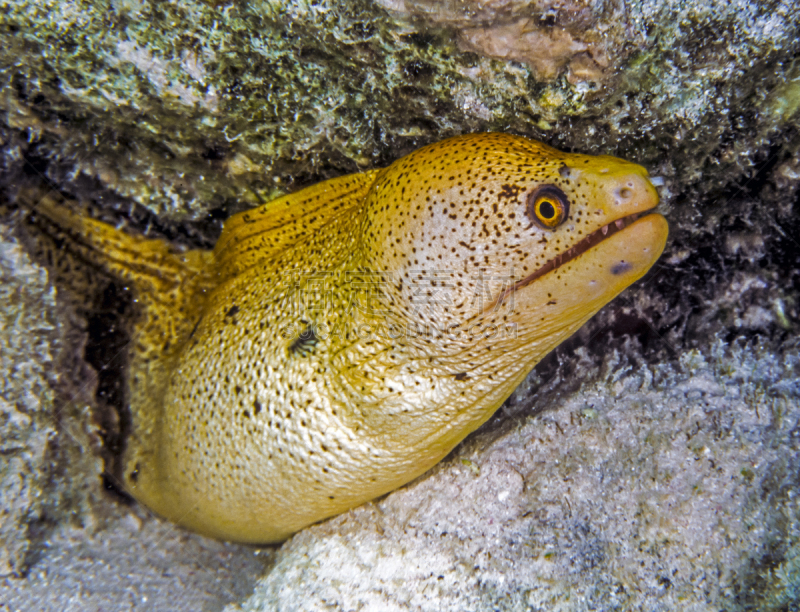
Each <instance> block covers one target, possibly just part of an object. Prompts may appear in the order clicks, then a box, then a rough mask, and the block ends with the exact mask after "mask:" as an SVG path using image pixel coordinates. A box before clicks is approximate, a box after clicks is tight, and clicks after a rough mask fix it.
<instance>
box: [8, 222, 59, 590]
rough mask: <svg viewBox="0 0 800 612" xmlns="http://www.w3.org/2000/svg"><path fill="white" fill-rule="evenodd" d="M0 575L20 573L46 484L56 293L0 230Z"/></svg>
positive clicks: (56, 346) (52, 433)
mask: <svg viewBox="0 0 800 612" xmlns="http://www.w3.org/2000/svg"><path fill="white" fill-rule="evenodd" d="M0 304H2V305H3V306H2V309H0V456H1V457H2V461H0V507H2V514H0V575H9V574H18V573H21V572H22V571H23V569H24V565H25V556H26V554H27V553H28V551H29V545H30V542H29V540H28V526H29V525H30V524H31V523H35V522H37V521H39V520H41V518H42V512H43V506H44V504H45V502H46V498H47V497H49V496H50V495H51V494H50V493H48V491H47V486H48V481H49V479H50V476H51V473H50V471H51V470H50V468H51V466H50V464H49V459H50V457H49V455H50V453H49V445H50V443H51V441H52V439H53V438H54V437H55V434H56V428H55V422H54V415H53V413H52V400H53V392H52V391H51V389H50V385H49V383H50V382H52V376H53V364H54V361H55V357H54V354H55V353H57V352H58V349H59V344H60V343H59V330H58V327H57V323H56V312H55V308H56V305H55V290H54V289H53V288H52V287H50V286H48V282H47V273H46V272H45V271H44V270H43V269H42V268H40V267H38V266H36V265H34V264H33V263H32V262H31V261H30V259H29V258H28V256H27V255H26V254H25V252H24V251H23V250H22V247H21V246H20V245H19V244H18V243H17V242H16V241H15V240H13V239H12V238H11V237H10V229H9V228H8V227H6V226H2V225H0Z"/></svg>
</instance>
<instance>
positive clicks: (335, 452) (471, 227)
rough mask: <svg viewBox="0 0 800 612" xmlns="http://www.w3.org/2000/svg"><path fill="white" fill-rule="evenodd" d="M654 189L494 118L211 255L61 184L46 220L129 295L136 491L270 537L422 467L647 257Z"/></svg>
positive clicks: (171, 511)
mask: <svg viewBox="0 0 800 612" xmlns="http://www.w3.org/2000/svg"><path fill="white" fill-rule="evenodd" d="M657 203H658V195H657V193H656V191H655V189H654V187H653V185H652V184H651V183H650V181H649V179H648V174H647V171H646V170H645V169H644V168H642V167H641V166H638V165H636V164H632V163H629V162H626V161H623V160H621V159H617V158H614V157H608V156H587V155H578V154H570V153H562V152H560V151H557V150H555V149H553V148H550V147H548V146H546V145H544V144H541V143H539V142H535V141H532V140H528V139H525V138H521V137H517V136H511V135H506V134H496V133H486V134H473V135H467V136H460V137H455V138H450V139H447V140H444V141H442V142H439V143H436V144H432V145H429V146H426V147H423V148H422V149H419V150H418V151H416V152H414V153H411V154H410V155H407V156H406V157H403V158H401V159H399V160H397V161H396V162H395V163H393V164H392V165H391V166H389V167H387V168H384V169H379V170H372V171H369V172H365V173H361V174H353V175H349V176H343V177H341V178H336V179H332V180H329V181H325V182H323V183H320V184H318V185H314V186H312V187H308V188H306V189H303V190H301V191H299V192H297V193H294V194H292V195H289V196H285V197H282V198H279V199H277V200H274V201H272V202H269V203H267V204H265V205H264V206H261V207H260V208H256V209H253V210H250V211H246V212H243V213H240V214H238V215H235V216H233V217H231V218H230V219H229V220H228V221H227V222H226V223H225V226H224V229H223V232H222V235H221V237H220V238H219V241H218V242H217V245H216V247H215V249H214V250H213V251H201V250H194V251H180V250H179V249H177V248H175V247H172V246H170V245H168V244H167V243H166V242H163V241H159V240H146V239H144V238H141V237H135V236H131V235H128V234H126V233H124V232H122V231H119V230H117V229H115V228H114V227H112V226H110V225H107V224H105V223H101V222H99V221H96V220H93V219H91V218H88V217H87V216H85V215H81V214H78V213H76V212H73V210H72V209H71V208H70V207H69V206H68V205H67V204H66V203H64V202H56V201H55V199H54V198H51V197H45V198H44V200H42V201H40V202H38V203H37V206H36V207H35V208H34V213H33V215H35V216H37V217H38V218H39V219H41V220H44V221H46V223H48V224H49V225H50V226H51V228H55V229H51V231H52V232H53V233H54V234H57V237H58V240H57V241H55V242H54V243H53V244H55V245H57V246H54V247H52V249H53V250H54V252H51V253H50V257H51V258H53V259H58V258H59V257H64V256H66V255H65V254H69V256H70V257H71V258H72V260H74V261H76V262H78V263H77V264H74V265H76V266H77V265H84V266H85V265H86V264H89V266H90V267H92V268H94V269H95V270H97V271H99V273H101V274H103V275H105V276H106V277H111V278H113V279H115V282H116V283H117V284H118V285H119V286H122V287H126V288H128V289H129V290H130V291H131V292H132V294H133V297H134V298H135V302H136V309H135V310H136V313H135V316H134V318H133V319H132V321H131V323H130V326H131V336H132V342H131V344H130V346H129V347H128V364H129V365H128V371H127V374H126V377H125V385H126V396H127V398H128V403H129V407H130V415H131V426H130V434H129V436H128V439H127V442H126V444H125V446H124V449H123V450H122V451H121V452H122V455H121V462H120V465H121V466H122V468H121V473H120V474H119V475H118V476H119V477H120V478H121V479H122V482H123V483H124V486H125V488H126V489H127V490H128V491H129V492H130V493H131V494H132V495H133V496H134V497H135V498H136V499H137V500H139V501H140V502H141V503H143V504H145V505H146V506H147V507H148V508H150V509H152V510H153V511H155V512H156V513H158V514H160V515H162V516H164V517H166V518H168V519H170V520H172V521H174V522H176V523H178V524H180V525H183V526H185V527H187V528H189V529H192V530H195V531H198V532H200V533H203V534H206V535H209V536H213V537H216V538H221V539H225V540H234V541H239V542H251V543H259V544H265V543H271V542H279V541H281V540H284V539H286V538H287V537H288V536H290V535H291V534H293V533H294V532H296V531H298V530H300V529H302V528H303V527H305V526H307V525H309V524H311V523H314V522H316V521H319V520H321V519H324V518H327V517H330V516H333V515H335V514H338V513H341V512H343V511H345V510H348V509H349V508H353V507H354V506H357V505H359V504H362V503H364V502H366V501H368V500H371V499H374V498H375V497H378V496H380V495H382V494H384V493H387V492H389V491H391V490H393V489H395V488H397V487H399V486H401V485H403V484H405V483H407V482H409V481H410V480H412V479H413V478H415V477H417V476H419V475H420V474H422V473H424V472H425V471H426V470H428V469H429V468H430V467H431V466H433V465H434V464H436V463H437V462H438V461H440V460H441V459H442V458H443V457H444V456H445V455H446V454H447V453H448V452H449V451H450V450H452V449H453V447H454V446H455V445H456V444H458V443H459V441H461V440H462V439H463V438H464V437H465V436H466V435H467V434H469V433H470V432H471V431H473V430H475V429H476V428H477V427H478V426H479V425H481V424H482V423H483V422H484V421H486V420H487V419H488V418H489V417H490V416H491V415H492V413H493V412H494V411H495V410H496V409H497V408H498V407H499V406H500V405H501V404H502V402H503V401H504V400H505V399H506V398H507V397H508V396H509V395H510V394H511V392H512V391H513V390H514V389H515V388H516V387H517V385H519V383H520V382H521V381H522V380H523V379H524V377H525V376H526V375H527V374H528V372H529V371H530V370H531V368H533V366H534V365H535V364H536V363H537V362H539V361H540V360H541V359H542V358H543V357H544V356H545V355H546V354H547V353H548V352H549V351H551V350H552V349H553V348H554V347H556V346H557V345H558V344H559V343H561V342H562V341H563V340H565V339H566V338H567V337H569V336H570V335H571V334H572V333H573V332H575V330H577V329H578V328H579V327H580V326H581V325H583V323H584V322H586V320H587V319H589V318H590V317H591V316H592V315H594V313H596V312H597V311H598V310H599V309H600V308H601V307H602V306H603V305H604V304H606V303H607V302H608V301H609V300H611V299H613V298H614V297H615V296H616V295H617V294H619V293H620V292H621V291H622V290H623V289H625V288H626V287H627V286H628V285H630V284H631V283H633V282H634V281H636V280H637V279H639V278H641V277H642V275H644V274H645V272H647V270H648V269H649V268H650V267H651V266H652V265H653V264H654V263H655V261H656V260H657V259H658V257H659V256H660V254H661V252H662V250H663V248H664V245H665V242H666V239H667V232H668V227H667V222H666V220H665V219H664V217H662V216H661V215H658V214H655V213H651V212H648V211H650V210H651V209H652V208H653V207H655V206H656V205H657ZM56 250H57V251H58V252H55V251H56ZM67 267H68V268H69V266H67ZM62 268H63V266H62ZM62 271H63V270H62Z"/></svg>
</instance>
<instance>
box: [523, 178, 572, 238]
mask: <svg viewBox="0 0 800 612" xmlns="http://www.w3.org/2000/svg"><path fill="white" fill-rule="evenodd" d="M528 217H530V218H531V219H532V220H533V221H536V223H538V224H539V225H541V226H542V227H543V228H545V229H555V228H556V227H558V226H559V225H561V224H562V223H563V222H564V221H566V219H567V217H569V201H568V200H567V195H566V194H565V193H564V192H563V191H561V189H559V188H558V187H556V186H555V185H542V186H541V187H539V188H538V189H537V190H536V191H534V192H533V193H532V194H531V195H530V196H528Z"/></svg>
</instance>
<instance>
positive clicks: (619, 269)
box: [611, 261, 632, 276]
mask: <svg viewBox="0 0 800 612" xmlns="http://www.w3.org/2000/svg"><path fill="white" fill-rule="evenodd" d="M631 267H632V266H631V264H629V263H628V262H627V261H618V262H617V263H615V264H614V265H613V266H612V267H611V274H613V275H614V276H619V275H620V274H624V273H625V272H627V271H628V270H630V269H631Z"/></svg>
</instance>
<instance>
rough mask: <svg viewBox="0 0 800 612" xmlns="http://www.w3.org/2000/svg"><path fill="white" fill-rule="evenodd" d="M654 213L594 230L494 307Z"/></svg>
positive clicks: (507, 292)
mask: <svg viewBox="0 0 800 612" xmlns="http://www.w3.org/2000/svg"><path fill="white" fill-rule="evenodd" d="M651 213H653V209H650V210H644V211H641V212H636V213H633V214H632V215H628V216H626V217H621V218H619V219H616V220H614V221H611V222H609V223H607V224H606V225H604V226H603V227H601V228H600V229H597V230H595V231H593V232H592V233H591V234H589V235H588V236H586V237H585V238H583V239H582V240H580V241H579V242H577V243H576V244H574V245H573V246H572V247H570V248H569V249H567V250H566V251H564V252H563V253H559V254H558V255H556V256H555V257H553V258H552V259H550V260H549V261H548V262H547V263H545V264H544V265H543V266H542V267H541V268H539V269H538V270H535V271H534V272H532V273H531V274H528V276H526V277H525V278H523V279H521V280H519V281H517V282H516V283H514V284H513V285H512V286H511V287H509V288H508V289H506V290H505V291H504V292H503V293H502V294H500V296H499V297H498V298H497V300H496V301H495V302H494V303H493V304H492V307H496V306H497V305H498V304H501V303H502V302H503V301H504V300H505V299H506V297H508V296H509V295H510V294H511V293H514V292H515V291H517V290H518V289H522V288H523V287H527V286H528V285H530V284H531V283H532V282H534V281H535V280H537V279H539V278H541V277H542V276H544V275H545V274H547V273H549V272H552V271H553V270H555V269H556V268H559V267H561V266H562V265H564V264H565V263H567V262H569V261H572V260H573V259H575V258H576V257H578V256H580V255H582V254H583V253H585V252H586V251H588V250H589V249H592V248H594V247H596V246H597V245H598V244H600V243H601V242H603V241H604V240H605V239H606V238H609V237H611V236H613V235H614V234H616V233H617V232H620V231H622V230H624V229H625V228H626V227H628V226H629V225H632V224H633V223H634V222H635V221H638V220H639V219H641V218H642V217H645V216H647V215H649V214H651Z"/></svg>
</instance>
